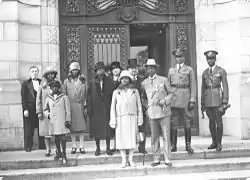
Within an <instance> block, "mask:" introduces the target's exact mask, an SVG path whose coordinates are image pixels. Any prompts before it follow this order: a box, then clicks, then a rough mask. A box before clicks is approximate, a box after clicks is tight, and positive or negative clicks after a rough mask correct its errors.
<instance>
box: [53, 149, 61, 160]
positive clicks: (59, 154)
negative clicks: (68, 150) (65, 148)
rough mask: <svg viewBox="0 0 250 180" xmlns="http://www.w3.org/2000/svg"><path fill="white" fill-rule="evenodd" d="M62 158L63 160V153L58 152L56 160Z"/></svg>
mask: <svg viewBox="0 0 250 180" xmlns="http://www.w3.org/2000/svg"><path fill="white" fill-rule="evenodd" d="M60 158H62V153H61V152H58V151H56V155H55V156H54V160H59V159H60Z"/></svg>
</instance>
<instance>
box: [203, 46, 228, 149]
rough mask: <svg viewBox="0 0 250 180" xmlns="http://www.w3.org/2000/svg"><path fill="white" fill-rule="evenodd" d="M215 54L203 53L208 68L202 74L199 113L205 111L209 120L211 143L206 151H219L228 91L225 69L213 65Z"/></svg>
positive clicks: (212, 52)
mask: <svg viewBox="0 0 250 180" xmlns="http://www.w3.org/2000/svg"><path fill="white" fill-rule="evenodd" d="M217 54H218V52H217V51H213V50H211V51H206V52H205V53H204V55H205V56H206V59H207V63H208V65H209V68H207V69H206V70H205V71H204V72H203V74H202V86H201V111H202V112H203V111H206V114H207V116H208V118H209V129H210V132H211V136H212V140H213V142H212V144H211V145H210V146H209V147H208V149H216V150H217V151H221V149H222V147H221V139H222V134H223V123H222V115H223V114H224V113H225V109H227V107H228V99H229V90H228V82H227V73H226V71H225V69H223V68H222V67H220V66H217V65H216V64H215V62H216V55H217Z"/></svg>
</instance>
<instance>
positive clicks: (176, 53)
mask: <svg viewBox="0 0 250 180" xmlns="http://www.w3.org/2000/svg"><path fill="white" fill-rule="evenodd" d="M172 54H173V55H174V56H179V57H183V56H185V51H184V50H183V49H180V48H178V49H175V50H173V51H172Z"/></svg>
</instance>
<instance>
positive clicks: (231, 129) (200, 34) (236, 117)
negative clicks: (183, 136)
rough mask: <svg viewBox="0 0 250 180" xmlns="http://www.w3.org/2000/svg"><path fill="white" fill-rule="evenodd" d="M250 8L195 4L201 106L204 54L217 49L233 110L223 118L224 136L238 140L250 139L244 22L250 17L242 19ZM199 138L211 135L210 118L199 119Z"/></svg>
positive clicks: (201, 0)
mask: <svg viewBox="0 0 250 180" xmlns="http://www.w3.org/2000/svg"><path fill="white" fill-rule="evenodd" d="M249 9H250V3H249V2H247V1H243V0H236V1H230V0H213V1H207V0H196V1H195V11H196V13H195V14H196V15H195V16H196V17H195V18H196V41H197V42H196V47H197V72H198V89H199V91H198V92H199V105H200V92H201V91H200V90H201V75H202V72H203V70H205V69H206V68H207V67H208V66H207V63H206V59H205V56H204V55H203V53H204V51H206V50H209V49H215V50H217V51H218V52H219V55H218V58H217V64H218V65H219V66H222V67H223V68H225V69H226V71H227V74H228V82H229V88H230V89H229V93H230V97H229V101H230V104H231V108H230V109H229V110H228V111H227V113H226V115H225V116H223V122H224V135H231V136H235V137H239V138H245V137H250V133H249V135H247V133H248V130H246V128H247V127H248V126H249V125H248V124H249V123H248V121H249V120H250V113H248V112H250V111H249V110H247V109H246V107H247V103H246V98H247V97H249V95H247V93H245V92H246V90H247V88H248V92H249V87H248V86H247V85H246V83H244V82H245V79H246V77H248V76H249V65H250V64H249V48H248V52H247V47H250V44H249V42H250V41H249V31H246V30H245V28H246V26H247V27H248V30H249V27H250V24H249V23H248V24H246V23H245V22H246V21H247V20H248V21H249V18H246V19H245V18H244V19H243V17H249V15H250V12H249ZM243 26H244V27H243ZM243 36H244V37H243ZM247 36H248V38H247ZM247 43H248V44H247ZM247 45H248V46H247ZM245 67H247V68H246V69H245ZM243 96H244V97H243ZM248 100H249V99H248ZM248 107H249V106H248ZM200 114H201V113H200ZM200 117H201V115H200ZM249 127H250V126H249ZM247 129H248V128H247ZM200 135H204V136H207V135H210V132H209V126H208V119H207V117H206V118H205V119H200Z"/></svg>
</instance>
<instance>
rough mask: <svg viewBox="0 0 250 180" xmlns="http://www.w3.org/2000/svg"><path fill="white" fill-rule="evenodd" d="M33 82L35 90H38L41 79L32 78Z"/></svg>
mask: <svg viewBox="0 0 250 180" xmlns="http://www.w3.org/2000/svg"><path fill="white" fill-rule="evenodd" d="M32 84H33V87H34V90H35V91H38V89H39V81H38V80H33V79H32Z"/></svg>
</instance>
